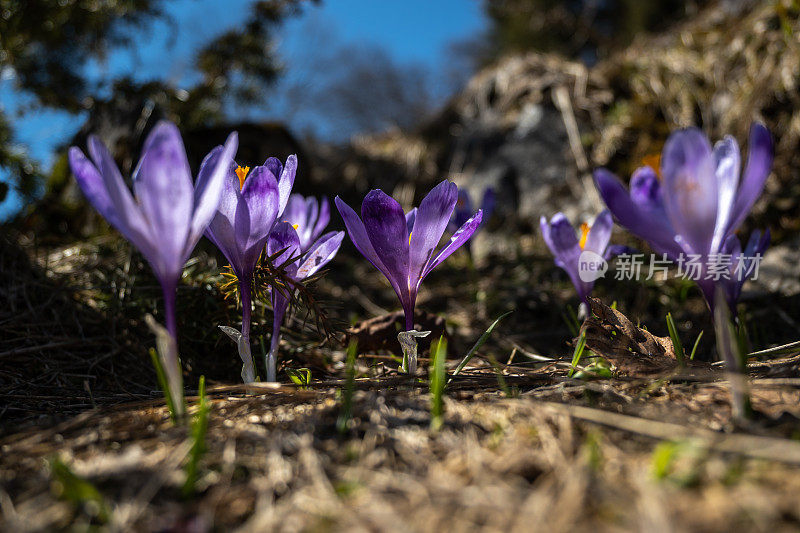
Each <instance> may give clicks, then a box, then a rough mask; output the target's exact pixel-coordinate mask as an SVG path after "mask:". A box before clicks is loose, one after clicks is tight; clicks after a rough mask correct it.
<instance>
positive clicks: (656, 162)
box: [642, 154, 661, 179]
mask: <svg viewBox="0 0 800 533" xmlns="http://www.w3.org/2000/svg"><path fill="white" fill-rule="evenodd" d="M642 164H643V165H647V166H648V167H650V168H652V169H653V170H654V171H655V172H656V177H657V178H658V179H661V154H648V155H646V156H644V157H643V158H642Z"/></svg>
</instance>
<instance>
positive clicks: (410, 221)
mask: <svg viewBox="0 0 800 533" xmlns="http://www.w3.org/2000/svg"><path fill="white" fill-rule="evenodd" d="M416 220H417V208H416V207H415V208H414V209H412V210H411V211H409V212H408V213H406V228H408V234H409V235H411V232H412V231H413V230H414V222H415V221H416Z"/></svg>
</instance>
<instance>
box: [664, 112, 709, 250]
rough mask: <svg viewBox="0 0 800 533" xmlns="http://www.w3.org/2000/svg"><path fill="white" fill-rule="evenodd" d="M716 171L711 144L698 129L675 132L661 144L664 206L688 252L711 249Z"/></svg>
mask: <svg viewBox="0 0 800 533" xmlns="http://www.w3.org/2000/svg"><path fill="white" fill-rule="evenodd" d="M715 170H716V169H715V167H714V158H713V156H712V152H711V145H710V144H709V142H708V139H707V138H706V136H705V135H704V134H703V132H701V131H700V130H698V129H697V128H688V129H685V130H680V131H677V132H675V133H673V134H672V135H670V136H669V138H668V139H667V142H666V143H665V144H664V150H663V151H662V155H661V175H662V176H663V179H664V205H665V207H666V209H667V215H668V216H669V219H670V221H671V222H672V226H673V227H674V228H675V230H676V232H677V234H679V235H681V236H683V239H684V242H685V243H686V244H687V245H688V247H689V248H690V249H688V250H684V251H685V252H687V253H696V254H708V253H709V251H710V249H711V241H712V238H713V228H714V225H715V223H716V220H717V210H718V202H719V196H718V187H717V180H716V179H715Z"/></svg>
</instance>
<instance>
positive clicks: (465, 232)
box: [417, 209, 483, 285]
mask: <svg viewBox="0 0 800 533" xmlns="http://www.w3.org/2000/svg"><path fill="white" fill-rule="evenodd" d="M482 220H483V211H481V210H480V209H479V210H478V212H477V213H475V215H474V216H473V217H472V218H470V219H469V220H467V221H466V222H465V223H464V225H463V226H461V227H460V228H458V231H456V232H455V233H454V234H453V236H452V237H450V242H448V243H447V245H446V246H445V247H444V248H442V249H441V250H440V251H439V253H438V254H436V256H435V257H434V258H432V259H431V260H430V261H428V264H427V265H425V269H424V270H423V271H422V278H421V279H420V282H421V281H422V280H423V279H425V277H426V276H427V275H428V274H429V273H430V272H431V270H433V269H434V268H436V267H437V266H439V265H441V264H442V262H443V261H444V260H445V259H447V258H448V257H450V256H451V255H452V254H453V252H455V251H456V250H458V249H459V248H461V246H462V245H463V244H464V243H466V242H467V241H468V240H469V238H470V237H472V234H473V233H475V230H477V229H478V226H480V225H481V221H482ZM417 285H419V283H417Z"/></svg>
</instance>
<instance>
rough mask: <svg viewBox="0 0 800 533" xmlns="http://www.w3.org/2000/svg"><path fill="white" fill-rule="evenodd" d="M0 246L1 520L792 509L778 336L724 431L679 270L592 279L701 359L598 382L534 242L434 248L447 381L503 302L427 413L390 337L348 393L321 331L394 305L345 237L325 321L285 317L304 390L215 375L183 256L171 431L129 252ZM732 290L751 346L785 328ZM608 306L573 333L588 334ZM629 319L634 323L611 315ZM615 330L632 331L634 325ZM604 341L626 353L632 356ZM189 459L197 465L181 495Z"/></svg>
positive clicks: (797, 460) (670, 521)
mask: <svg viewBox="0 0 800 533" xmlns="http://www.w3.org/2000/svg"><path fill="white" fill-rule="evenodd" d="M0 244H2V246H3V248H2V250H0V251H2V253H0V261H1V262H2V264H0V267H1V268H2V272H4V274H5V276H3V278H2V285H0V293H2V295H3V296H4V297H5V298H6V300H7V301H8V302H9V305H8V307H7V308H6V309H4V310H0V333H2V341H1V342H2V344H1V345H0V359H1V360H2V361H3V366H2V369H0V385H1V386H2V388H0V400H2V405H0V413H1V414H0V530H5V531H26V530H31V531H34V530H39V531H42V530H53V529H84V528H88V527H92V526H101V527H102V528H107V529H109V530H131V529H133V530H143V531H205V530H229V529H235V528H241V530H244V531H265V530H279V531H301V530H302V531H330V530H333V531H336V530H344V529H348V530H359V531H360V530H364V531H376V530H380V531H384V530H385V531H401V530H402V531H408V530H412V531H439V530H442V529H446V530H453V531H467V530H475V529H483V530H487V531H494V530H497V531H500V530H503V531H507V530H509V529H510V528H513V527H522V528H525V529H530V528H531V527H534V526H542V527H548V528H549V529H551V530H553V531H566V530H569V531H575V530H592V531H594V530H598V529H601V530H648V531H655V530H692V531H711V530H723V529H733V528H736V529H749V530H756V531H767V530H773V531H777V530H789V529H792V530H794V529H796V528H797V527H798V526H800V506H799V505H798V503H797V502H798V499H797V494H798V490H800V475H798V474H800V440H798V439H800V379H798V378H797V376H798V366H800V358H798V355H797V353H798V352H797V351H791V350H789V351H786V352H785V353H782V354H777V357H776V354H773V355H772V358H771V359H765V360H761V361H759V360H757V358H753V359H752V360H751V365H750V374H751V382H750V386H751V395H752V403H753V409H754V413H755V415H754V418H753V419H752V421H751V422H748V423H746V424H735V423H734V422H733V418H732V416H731V410H730V390H729V385H728V382H727V380H726V375H725V374H724V371H723V370H722V368H721V367H720V366H718V365H715V364H712V363H711V360H712V359H713V332H712V330H711V329H709V324H708V317H707V316H706V315H707V311H705V309H704V308H703V304H702V302H701V301H700V300H699V298H698V296H697V294H696V293H692V292H690V293H689V294H688V296H687V295H686V294H685V292H686V291H685V290H683V289H682V286H681V285H679V284H677V282H675V283H664V284H659V283H656V282H652V283H650V284H645V285H636V286H634V287H631V286H630V285H627V286H625V285H624V284H622V282H615V281H614V280H604V281H603V285H602V286H600V285H599V286H598V291H596V292H597V294H598V295H599V296H600V300H606V301H610V298H607V296H606V295H607V294H610V293H613V294H614V295H615V296H617V295H619V296H620V297H619V299H618V300H617V301H618V308H620V309H622V310H624V311H625V312H626V313H627V314H628V316H631V317H634V316H635V317H638V318H637V324H638V323H639V321H641V324H642V325H644V324H647V325H650V326H651V330H652V331H653V332H655V333H656V334H662V335H663V334H665V330H666V327H665V325H664V323H663V317H664V314H665V312H666V310H670V308H672V311H673V314H674V315H675V316H676V320H677V322H678V323H679V324H680V326H681V334H682V336H684V338H685V340H684V345H687V346H691V345H692V343H693V342H694V339H695V337H696V334H697V333H699V330H701V329H703V330H704V331H706V332H707V333H706V335H705V337H704V339H703V341H702V342H701V343H700V348H699V350H698V353H699V356H698V361H696V362H692V363H691V364H690V365H689V368H687V369H680V368H677V367H675V365H674V364H672V363H674V359H670V358H669V357H667V358H666V359H664V360H663V361H662V362H664V361H666V364H665V366H664V367H663V368H661V367H658V368H639V367H636V365H635V364H634V365H633V366H631V365H630V364H626V362H625V360H620V359H615V360H613V361H612V362H614V363H615V372H614V374H613V377H611V378H607V379H595V380H584V379H576V378H570V377H568V376H567V373H568V371H569V367H570V359H571V356H572V348H571V342H572V339H573V334H572V333H571V332H570V330H569V327H568V326H567V325H566V321H565V320H564V318H563V315H564V313H565V309H566V308H567V304H566V303H565V302H569V301H571V300H570V295H571V289H570V288H569V286H568V285H567V283H566V282H565V277H566V276H563V275H561V273H560V271H559V270H557V269H556V268H555V267H553V266H552V262H551V259H550V258H549V257H547V256H546V255H544V254H542V253H541V251H536V250H533V249H530V250H529V249H521V250H520V251H518V254H520V255H521V257H522V258H520V257H517V258H515V259H513V260H511V259H508V260H501V259H500V258H493V259H491V260H489V261H485V262H484V263H483V265H482V266H479V267H477V268H469V264H468V263H467V261H466V257H465V256H459V257H454V258H453V261H452V265H451V266H448V267H446V268H443V269H442V271H441V272H435V273H434V274H432V275H431V277H430V279H429V280H426V286H427V288H426V290H425V292H423V294H422V295H421V301H420V306H421V307H423V308H425V309H426V310H436V311H437V312H439V313H441V315H440V316H444V317H446V319H447V320H446V324H447V330H448V335H449V337H450V347H451V354H450V355H451V358H450V359H449V360H448V363H447V367H448V371H449V372H450V374H451V376H452V373H453V370H454V368H455V366H456V365H457V364H458V361H459V359H460V358H461V357H463V354H464V353H466V351H467V350H468V349H469V347H470V346H471V345H472V344H473V343H474V342H475V340H476V339H477V338H478V336H480V334H481V333H482V332H483V331H484V330H485V329H486V327H487V326H488V325H489V324H490V323H491V322H492V320H493V319H494V318H496V317H497V316H499V315H500V314H501V313H503V312H504V311H507V310H510V309H514V313H513V314H512V315H510V316H509V317H508V318H506V319H505V320H504V321H503V322H501V324H500V326H499V327H498V328H497V330H496V331H495V332H494V333H493V334H492V336H491V338H490V340H489V342H487V344H486V345H485V346H484V347H483V348H481V349H480V350H479V352H478V355H477V356H476V358H475V359H473V361H472V362H471V364H470V365H469V366H468V367H467V369H466V370H465V371H463V372H462V373H461V374H459V375H458V376H455V377H453V379H452V381H451V382H450V383H449V385H448V388H447V390H446V393H445V399H444V407H445V412H444V418H443V423H442V425H441V427H439V428H434V427H432V425H431V414H430V412H431V411H430V409H431V396H430V394H429V392H428V387H429V381H428V376H427V369H428V364H429V361H428V359H426V358H425V357H427V354H423V355H424V356H425V357H423V359H422V360H421V364H420V366H421V370H420V373H419V375H418V376H416V377H409V376H405V375H402V374H398V372H397V370H396V367H397V364H396V358H395V357H394V356H393V355H391V353H390V352H387V351H382V350H376V349H373V348H370V347H369V346H366V347H364V348H363V349H362V350H360V352H359V359H358V363H357V366H356V370H357V372H356V375H357V378H356V379H355V382H354V385H353V389H354V392H353V395H352V401H350V402H349V401H348V400H347V399H346V398H347V390H348V387H347V384H346V379H345V375H346V373H345V371H344V348H343V346H344V344H345V343H344V338H343V336H342V335H341V332H342V331H344V330H345V329H346V328H347V324H348V323H352V324H356V328H358V326H359V324H362V325H363V323H364V322H363V320H364V319H366V318H369V317H372V316H376V315H380V314H381V313H382V312H384V311H385V310H387V309H388V310H391V309H392V308H393V307H394V306H395V304H394V303H393V301H392V294H391V289H388V287H387V286H386V284H385V283H383V282H382V281H381V279H380V277H379V275H376V274H374V273H372V272H371V271H370V270H369V268H368V265H364V264H363V263H365V261H359V258H357V257H356V256H355V255H354V254H352V253H351V252H350V251H343V252H344V253H342V254H340V256H339V257H337V260H336V262H335V264H336V266H334V267H332V269H331V270H330V271H329V272H328V274H327V275H326V277H325V278H323V279H322V280H321V281H320V282H319V284H318V291H319V294H321V295H322V296H323V297H324V298H323V300H322V303H323V304H325V306H326V307H325V308H326V309H328V311H329V315H330V316H328V317H327V319H328V320H329V325H330V326H331V327H332V329H333V331H334V335H333V337H331V338H330V339H328V341H327V342H322V343H321V342H320V336H319V334H318V333H317V332H316V331H315V329H314V328H313V327H312V326H311V325H310V324H306V326H305V327H297V324H298V322H296V323H295V324H296V326H295V327H294V328H290V329H294V330H295V331H287V335H286V342H285V345H284V349H283V365H284V367H285V368H309V369H310V371H311V373H312V380H311V383H310V384H309V385H308V386H305V387H303V386H298V385H294V384H291V382H290V381H289V379H288V377H287V376H286V375H285V373H284V372H282V373H281V375H282V381H283V383H282V384H280V385H274V386H271V385H266V384H256V385H252V386H244V385H231V384H232V383H236V382H237V379H238V373H239V363H238V358H237V357H236V354H235V351H234V349H233V345H232V344H229V341H227V339H225V338H223V337H222V335H221V334H220V333H219V332H218V331H216V327H215V325H214V324H219V323H223V324H234V325H235V320H236V318H235V317H236V316H237V315H238V312H237V311H236V307H235V303H233V300H232V299H231V298H228V299H225V298H224V297H223V295H222V294H221V293H220V291H219V289H218V284H219V278H218V276H217V274H208V272H215V271H216V270H217V269H216V268H215V262H214V259H213V257H211V256H209V255H208V254H206V253H205V252H203V251H201V253H200V254H199V255H198V259H197V260H195V261H194V262H193V263H192V264H190V265H189V266H188V267H187V273H186V276H185V279H184V283H183V286H182V287H183V288H182V289H181V293H180V294H179V305H180V307H179V311H181V313H182V315H181V316H182V318H181V323H180V328H181V332H182V339H181V341H182V344H181V346H182V354H183V359H184V368H185V370H186V373H185V383H186V386H187V388H188V389H190V391H189V394H193V395H194V396H189V397H188V398H187V401H188V405H189V421H187V423H184V424H177V425H176V424H173V422H172V421H171V420H170V418H169V413H168V411H167V409H166V407H165V406H164V402H163V400H161V399H160V394H159V393H158V392H157V388H156V386H155V379H154V375H153V371H152V368H151V367H150V363H149V360H148V356H147V348H148V347H149V346H152V335H151V334H150V333H149V332H148V331H147V329H146V328H145V327H144V326H143V325H142V322H143V321H142V316H143V315H144V314H145V313H148V312H149V313H154V314H156V316H157V315H158V308H159V306H160V304H159V300H158V288H157V286H156V285H155V283H154V281H153V280H152V278H150V277H148V276H149V275H148V273H147V267H146V266H145V265H143V264H141V259H140V258H138V257H137V255H136V254H131V253H130V252H129V251H128V249H127V247H120V246H119V245H118V241H115V240H113V239H110V240H109V239H105V238H101V239H95V240H93V241H91V242H87V243H81V244H79V245H70V246H58V247H52V246H50V247H48V246H35V245H33V244H31V242H30V241H26V240H25V239H24V238H23V237H19V238H18V239H17V240H15V241H13V243H12V242H11V241H7V242H2V243H0ZM455 276H458V277H459V279H461V280H464V283H461V284H459V283H453V279H454V277H455ZM531 280H536V282H535V283H534V282H532V281H531ZM625 287H627V288H625ZM459 291H460V292H459ZM331 301H336V302H338V303H337V304H336V305H329V304H328V303H327V302H331ZM653 302H654V303H653ZM598 303H599V300H598ZM746 307H747V309H748V311H746V312H743V314H742V317H743V319H745V320H749V324H750V334H751V340H753V344H754V346H756V347H757V348H763V347H767V346H774V345H776V344H783V343H786V342H789V341H791V340H794V339H792V337H791V335H792V332H793V331H794V332H796V330H794V329H792V328H790V327H786V325H785V324H784V323H782V322H781V321H782V320H789V321H793V320H796V319H797V317H798V316H800V313H798V312H797V308H798V302H797V301H796V299H792V298H782V297H779V296H775V295H764V296H761V297H758V296H756V297H754V298H753V299H751V300H750V301H749V302H748V303H747V306H746ZM598 309H600V308H598ZM603 309H604V310H606V311H604V310H603ZM603 309H601V310H599V311H598V312H599V313H600V315H603V313H605V312H608V311H607V310H608V308H605V307H603ZM774 309H779V310H780V311H781V312H782V313H784V314H785V315H787V316H786V317H784V318H781V316H780V313H778V312H777V311H774ZM259 313H260V314H259ZM256 316H257V322H259V323H261V322H264V325H263V326H262V327H261V328H260V329H259V328H258V327H257V328H256V330H255V333H256V334H255V335H254V337H256V338H257V337H258V335H259V333H260V332H262V331H266V330H268V328H269V321H268V318H269V311H268V310H265V309H263V308H261V307H259V308H257V312H256ZM614 316H616V315H614ZM614 316H611V315H608V316H605V318H603V320H602V321H600V322H598V323H596V324H595V326H596V328H595V329H594V330H592V331H594V332H595V334H597V335H600V334H601V333H602V331H604V330H603V328H604V327H606V328H607V327H611V326H610V325H609V324H610V321H613V320H614ZM617 318H619V317H617ZM209 323H211V324H212V325H211V326H209ZM626 327H628V328H634V325H632V324H628V325H627V326H625V325H624V324H623V325H619V328H620V329H619V330H618V331H619V332H623V333H624V332H625V331H627V330H625V328H626ZM597 328H599V329H597ZM634 329H635V331H634V332H633V333H632V334H631V337H630V339H628V341H630V342H633V341H634V340H636V339H635V337H636V336H637V335H645V336H646V335H649V334H648V333H647V332H646V330H644V329H638V325H637V326H636V327H635V328H634ZM598 332H600V333H598ZM629 333H630V332H629ZM626 335H627V333H626ZM626 338H627V337H626ZM653 338H655V337H653ZM595 341H597V339H596V338H595ZM636 342H640V344H641V346H643V347H644V346H646V344H647V342H649V341H647V340H642V339H639V340H638V341H636ZM659 342H660V341H659ZM593 346H595V350H596V351H598V352H599V351H602V346H600V345H598V344H594V345H593ZM637 346H638V345H637ZM642 349H644V348H642ZM624 351H626V353H627V352H629V353H631V354H632V356H631V357H633V359H631V360H632V361H639V359H637V358H636V357H637V353H636V349H633V350H631V349H628V348H626V350H624ZM639 355H642V354H639ZM647 355H651V354H647ZM667 355H668V354H667ZM612 356H613V354H611V355H610V356H609V357H611V358H612V359H613V357H612ZM616 356H617V357H618V356H619V354H617V355H616ZM703 360H705V362H704V361H703ZM656 366H658V365H656ZM200 374H204V375H206V376H207V377H208V378H209V388H208V391H207V398H208V407H209V410H208V420H207V423H208V427H207V432H206V433H205V439H204V442H205V447H204V448H205V449H204V453H202V454H199V455H197V454H195V453H194V452H193V444H194V443H195V442H196V438H195V436H194V435H193V430H192V423H191V420H193V419H194V417H196V416H197V415H196V413H197V412H198V409H199V407H198V402H199V400H198V398H197V396H196V395H197V390H196V383H197V379H198V378H199V375H200ZM191 389H194V390H191ZM348 405H349V408H348ZM348 413H349V416H348ZM193 457H198V461H197V469H196V472H197V475H196V479H195V482H194V483H193V484H190V485H189V488H188V489H186V490H184V489H183V487H184V485H185V484H186V479H187V471H188V469H189V468H190V467H189V466H188V465H190V464H192V463H193V461H192V458H193Z"/></svg>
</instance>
